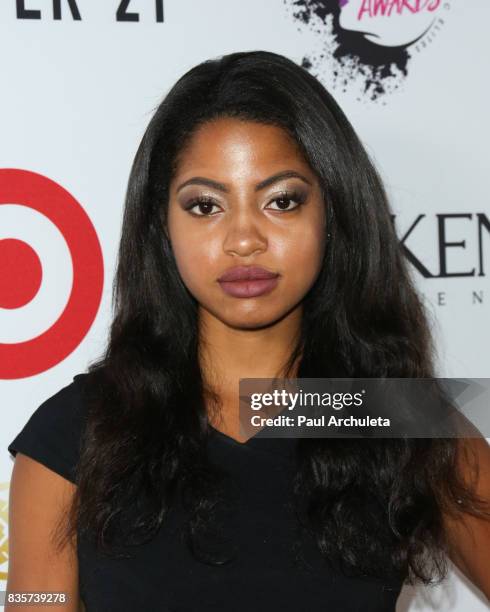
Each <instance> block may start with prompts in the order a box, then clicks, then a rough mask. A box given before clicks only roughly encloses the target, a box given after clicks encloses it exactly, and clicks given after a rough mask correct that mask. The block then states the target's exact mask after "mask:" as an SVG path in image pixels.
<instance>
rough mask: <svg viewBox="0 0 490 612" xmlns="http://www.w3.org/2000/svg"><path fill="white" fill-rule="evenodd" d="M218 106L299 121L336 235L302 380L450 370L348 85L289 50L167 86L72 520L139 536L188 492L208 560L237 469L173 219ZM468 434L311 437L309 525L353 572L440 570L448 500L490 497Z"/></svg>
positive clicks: (307, 328) (300, 352) (303, 470)
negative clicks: (205, 373) (467, 457)
mask: <svg viewBox="0 0 490 612" xmlns="http://www.w3.org/2000/svg"><path fill="white" fill-rule="evenodd" d="M220 117H235V118H238V119H240V120H244V121H253V122H261V123H263V124H269V125H275V126H279V127H281V128H282V129H284V130H285V131H286V132H287V133H288V134H289V135H291V136H292V137H293V138H294V140H295V141H296V142H297V143H298V145H299V147H300V150H301V151H302V153H303V154H304V156H305V158H306V160H307V161H308V163H309V164H310V166H311V168H312V169H313V170H314V172H315V173H316V175H317V176H318V179H319V181H320V185H321V187H322V191H323V196H324V202H325V206H326V213H327V227H326V230H325V231H328V233H329V234H330V237H329V239H328V240H327V244H328V248H326V249H325V255H324V261H323V265H322V268H321V271H320V274H319V276H318V278H317V279H316V281H315V283H314V285H313V286H312V287H311V289H310V291H309V292H308V293H307V295H306V296H305V298H304V303H303V317H302V322H301V334H300V337H299V339H298V341H297V344H296V345H295V346H294V350H292V352H291V356H290V359H289V361H288V363H287V367H286V370H285V376H286V377H287V376H288V375H289V373H290V371H291V368H292V366H293V364H295V363H296V360H297V358H298V356H299V357H300V359H299V362H298V363H299V365H298V370H297V376H298V377H310V378H311V377H313V378H315V377H320V378H322V377H340V378H342V377H368V378H369V377H406V378H410V377H420V378H424V377H432V376H433V375H434V365H433V361H434V346H433V341H432V338H431V332H430V324H429V322H428V317H427V315H426V313H425V311H424V307H423V304H422V301H421V299H420V298H419V296H418V294H417V292H416V290H415V288H414V285H413V281H412V280H411V277H410V275H409V273H408V270H407V264H406V261H405V259H404V255H403V253H402V249H401V246H400V242H399V240H398V238H397V235H396V231H395V227H394V224H393V218H392V215H391V210H390V206H389V203H388V199H387V195H386V193H385V190H384V187H383V184H382V180H381V178H380V176H379V174H378V172H377V170H376V169H375V166H374V164H373V162H372V161H371V159H370V157H369V155H368V154H367V152H366V150H365V148H364V147H363V145H362V143H361V141H360V139H359V138H358V136H357V135H356V133H355V131H354V129H353V127H352V125H351V124H350V122H349V121H348V119H347V118H346V116H345V114H344V113H343V111H342V110H341V108H340V107H339V105H338V104H337V103H336V101H335V100H334V98H333V97H332V96H331V95H330V93H328V91H326V89H325V88H324V86H323V85H322V84H321V83H320V82H319V81H318V80H317V79H316V78H315V77H313V76H312V75H311V74H310V73H309V72H308V71H307V70H306V69H304V68H302V67H300V66H299V65H297V64H296V63H295V62H293V61H292V60H290V59H288V58H286V57H284V56H282V55H279V54H276V53H272V52H266V51H250V52H237V53H232V54H229V55H224V56H221V57H219V58H216V59H210V60H208V61H204V62H202V63H200V64H199V65H197V66H195V67H193V68H192V69H190V70H189V71H188V72H186V73H185V74H184V75H183V76H182V77H181V78H180V79H179V80H178V81H177V82H176V83H175V85H174V86H173V87H172V88H171V89H170V91H169V92H168V93H167V94H166V95H165V97H164V98H163V100H162V101H161V103H160V104H159V105H158V107H157V108H156V110H155V112H154V114H153V116H152V118H151V121H150V123H149V125H148V127H147V129H146V131H145V133H144V136H143V138H142V141H141V144H140V145H139V148H138V150H137V153H136V156H135V159H134V162H133V166H132V169H131V173H130V177H129V183H128V187H127V195H126V203H125V211H124V219H123V228H122V237H121V242H120V248H119V254H118V266H117V273H116V277H115V281H114V318H113V321H112V324H111V329H110V335H109V339H108V344H107V347H106V349H105V350H104V354H103V355H102V356H101V357H99V358H98V359H97V360H96V361H95V362H93V363H92V364H90V366H89V367H88V370H87V373H86V376H85V382H86V383H87V384H86V385H84V388H85V390H86V398H87V402H88V405H89V406H90V410H89V413H88V420H87V426H86V429H85V431H84V436H83V444H82V450H81V454H80V460H79V463H78V469H77V484H78V486H77V489H76V493H75V496H74V498H73V503H72V506H71V508H70V512H69V521H68V529H67V530H66V533H67V534H68V535H73V534H74V533H75V532H76V531H77V530H78V531H79V533H90V534H92V535H93V537H94V538H95V540H96V542H97V545H98V546H100V547H101V548H103V549H104V550H105V551H112V552H115V551H116V550H117V541H118V534H120V533H122V530H123V526H125V533H124V538H125V541H126V542H129V541H133V542H142V541H145V540H146V539H149V538H151V537H153V536H154V535H155V533H156V531H157V530H158V529H159V528H160V526H161V525H162V524H163V523H164V521H165V517H166V516H167V513H168V511H169V509H170V508H171V507H172V505H173V504H174V503H175V502H176V500H177V499H181V500H183V501H184V503H185V505H186V507H187V508H188V510H189V515H188V524H187V543H188V545H189V546H190V548H191V550H192V552H193V554H194V555H195V556H196V557H197V558H200V559H202V560H204V561H205V562H210V561H209V558H207V559H205V558H204V557H205V554H204V553H202V552H199V551H200V549H199V546H196V545H195V544H196V542H197V541H198V540H199V533H200V532H201V531H202V530H203V529H204V528H205V527H204V526H205V525H206V523H207V522H209V521H211V520H212V516H213V512H212V510H213V508H214V507H215V506H216V500H217V499H218V498H219V497H220V495H221V494H222V491H223V489H222V487H221V485H222V483H223V482H224V481H225V479H226V470H225V468H224V466H219V465H215V464H213V463H212V462H211V461H210V459H209V457H208V454H207V452H206V440H207V439H208V438H207V436H208V435H209V432H210V427H209V424H208V416H207V412H206V398H208V399H209V397H212V390H210V389H207V388H206V386H205V384H204V382H203V377H202V372H201V368H200V364H199V358H198V357H199V353H198V351H199V343H198V319H197V313H198V304H197V303H196V300H195V298H194V297H193V296H192V295H191V294H190V292H189V291H188V290H187V288H186V286H185V285H184V284H183V282H182V279H181V277H180V275H179V273H178V270H177V267H176V262H175V259H174V255H173V253H172V250H171V247H170V243H169V241H168V236H167V234H166V231H165V230H166V222H167V211H168V202H169V183H170V180H171V178H172V176H173V173H174V171H175V169H176V167H177V164H178V161H179V155H180V154H181V153H182V151H183V150H184V148H185V146H186V143H187V142H188V140H189V138H190V137H191V136H192V134H193V133H194V131H195V130H196V128H197V127H198V126H200V125H202V124H203V123H204V122H208V121H211V120H213V119H216V118H220ZM214 400H216V401H217V403H218V404H219V398H217V397H215V398H214ZM457 448H458V444H457V440H456V439H452V438H445V439H421V438H419V439H386V438H385V439H360V438H350V439H345V438H343V439H325V438H323V439H318V438H316V439H307V438H302V439H299V440H298V441H297V442H296V448H295V453H296V454H295V462H296V463H295V466H296V467H295V470H296V471H295V476H294V486H293V487H292V490H294V496H293V497H294V498H295V500H296V501H297V504H296V505H297V508H298V509H297V516H298V522H300V523H302V524H303V525H304V526H305V527H306V528H307V529H308V530H309V531H310V533H311V534H313V535H314V538H315V541H316V542H317V544H318V547H319V550H320V551H321V553H322V554H323V555H324V557H325V559H327V560H332V561H333V562H336V563H340V564H341V566H342V568H343V570H344V571H346V572H349V573H351V574H358V573H362V574H364V575H372V576H381V577H383V576H386V575H387V573H395V574H396V575H399V576H403V577H404V578H406V579H407V580H408V581H409V582H413V580H414V579H418V580H422V581H424V582H425V583H427V582H429V581H431V580H433V579H437V578H439V579H442V578H443V577H444V576H445V574H446V572H447V563H446V554H445V553H446V552H447V550H448V539H447V534H446V532H445V529H444V521H443V518H444V512H448V513H455V512H457V511H465V512H470V513H473V514H476V515H480V514H481V513H482V512H483V511H482V510H481V508H480V506H479V503H478V502H479V501H480V502H481V501H482V500H479V499H478V497H476V495H475V493H474V491H473V490H472V488H471V487H470V486H469V484H468V483H467V482H466V481H465V479H464V478H463V475H462V474H461V473H460V471H458V469H457V466H458V452H457ZM179 496H180V497H179ZM140 500H144V503H141V507H138V511H137V512H135V513H134V516H133V519H132V520H128V517H127V516H126V515H127V510H128V509H129V508H132V507H134V506H135V505H136V506H138V504H140ZM373 501H374V504H373ZM115 554H118V553H115Z"/></svg>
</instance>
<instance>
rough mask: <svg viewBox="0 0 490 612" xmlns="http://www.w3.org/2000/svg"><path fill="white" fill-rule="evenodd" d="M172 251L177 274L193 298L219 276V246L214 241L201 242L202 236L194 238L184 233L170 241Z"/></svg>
mask: <svg viewBox="0 0 490 612" xmlns="http://www.w3.org/2000/svg"><path fill="white" fill-rule="evenodd" d="M180 236H182V238H180ZM172 250H173V253H174V257H175V261H176V264H177V269H178V271H179V274H180V276H181V278H182V280H183V282H184V284H185V285H186V286H187V288H188V289H189V291H191V293H193V294H194V295H195V296H196V295H197V294H199V293H200V289H201V290H202V288H203V286H205V285H207V284H209V281H212V280H214V278H217V277H218V276H219V274H220V271H219V253H220V246H219V243H218V241H217V240H216V239H214V240H203V238H202V236H201V237H200V238H195V237H193V236H192V235H191V234H190V233H189V232H187V234H186V233H185V232H184V233H181V234H180V235H179V239H177V240H173V241H172Z"/></svg>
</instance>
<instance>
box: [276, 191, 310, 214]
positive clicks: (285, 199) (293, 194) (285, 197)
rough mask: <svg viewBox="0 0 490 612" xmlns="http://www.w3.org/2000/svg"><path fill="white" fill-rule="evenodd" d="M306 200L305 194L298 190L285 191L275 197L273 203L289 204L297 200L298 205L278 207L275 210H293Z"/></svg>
mask: <svg viewBox="0 0 490 612" xmlns="http://www.w3.org/2000/svg"><path fill="white" fill-rule="evenodd" d="M304 201H305V196H304V194H302V193H300V192H298V191H284V192H283V193H281V194H280V195H279V196H277V197H276V198H274V199H273V200H272V202H271V203H274V202H278V203H279V206H281V207H282V206H288V204H290V203H291V202H296V206H295V207H294V208H289V209H287V210H286V209H284V208H278V209H277V208H276V209H274V210H280V211H281V212H292V211H293V210H296V209H297V208H299V207H300V206H301V205H302V204H303V203H304Z"/></svg>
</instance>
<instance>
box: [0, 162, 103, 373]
mask: <svg viewBox="0 0 490 612" xmlns="http://www.w3.org/2000/svg"><path fill="white" fill-rule="evenodd" d="M12 204H14V205H17V206H22V207H26V208H28V209H30V210H32V211H35V212H36V213H39V214H41V215H43V217H44V218H45V219H47V220H49V222H50V223H51V224H53V226H55V228H56V230H58V231H59V232H60V234H61V236H62V237H63V239H64V241H65V242H66V246H67V248H68V251H69V254H70V256H71V265H72V268H73V280H72V285H71V290H70V292H69V297H68V300H67V302H66V305H65V307H64V309H63V311H62V312H61V314H60V316H59V317H58V318H57V319H56V321H54V323H53V324H52V325H50V326H49V327H48V328H47V329H45V330H44V331H43V332H42V333H40V334H38V335H36V336H35V337H32V338H29V339H28V340H23V341H21V342H12V343H2V341H0V379H17V378H25V377H28V376H34V375H35V374H39V373H41V372H44V371H46V370H48V369H49V368H52V367H53V366H55V365H56V364H58V363H60V362H61V361H63V359H65V358H66V357H67V356H68V355H70V354H71V353H72V352H73V351H74V350H75V349H76V347H77V346H78V345H79V344H80V342H81V341H82V340H83V338H84V337H85V336H86V334H87V332H88V331H89V329H90V327H91V326H92V323H93V321H94V319H95V316H96V314H97V311H98V309H99V305H100V301H101V297H102V288H103V283H104V265H103V256H102V249H101V246H100V242H99V239H98V237H97V233H96V231H95V229H94V226H93V225H92V222H91V221H90V218H89V217H88V215H87V213H86V212H85V210H84V209H83V208H82V206H81V205H80V204H79V203H78V202H77V200H76V199H75V198H74V197H73V196H72V195H71V194H70V193H69V192H68V191H67V190H66V189H64V188H63V187H61V185H59V184H58V183H56V182H55V181H53V180H51V179H48V178H47V177H45V176H42V175H41V174H37V173H35V172H30V171H27V170H18V169H10V168H8V169H0V207H1V206H2V205H12ZM0 212H1V208H0ZM42 283H43V267H42V263H41V260H40V258H39V256H38V254H37V252H36V250H35V249H34V248H32V246H31V245H29V244H28V242H26V241H24V240H22V239H19V237H16V236H14V235H12V236H8V237H5V236H2V237H1V239H0V316H1V313H2V309H4V313H8V312H14V311H15V309H21V308H22V307H25V306H26V305H29V303H31V302H32V300H34V298H35V297H36V295H37V294H38V292H39V291H40V288H41V286H42Z"/></svg>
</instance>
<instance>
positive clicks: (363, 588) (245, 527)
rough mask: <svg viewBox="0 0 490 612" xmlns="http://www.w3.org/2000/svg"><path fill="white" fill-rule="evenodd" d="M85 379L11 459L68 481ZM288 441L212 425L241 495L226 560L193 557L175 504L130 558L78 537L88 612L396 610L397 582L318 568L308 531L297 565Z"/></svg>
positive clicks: (59, 397)
mask: <svg viewBox="0 0 490 612" xmlns="http://www.w3.org/2000/svg"><path fill="white" fill-rule="evenodd" d="M83 377H84V375H83V374H81V375H77V376H75V378H74V380H73V382H72V383H70V384H69V385H68V386H66V387H64V388H62V389H61V390H60V391H58V392H57V393H56V394H55V395H53V396H52V397H50V398H49V399H48V400H46V401H45V402H44V403H42V404H41V405H40V406H39V407H38V408H37V409H36V410H35V411H34V413H33V414H32V416H31V417H30V419H29V420H28V421H27V423H26V424H25V425H24V427H23V429H22V430H21V431H20V432H19V434H18V435H17V436H16V437H15V438H14V440H13V441H12V442H11V443H10V444H9V445H8V450H9V451H10V453H12V454H13V455H15V454H16V453H17V451H18V452H21V453H24V454H25V455H28V456H29V457H31V458H32V459H35V460H36V461H38V462H40V463H42V464H43V465H45V466H47V467H48V468H50V469H51V470H53V471H54V472H57V473H58V474H60V475H61V476H63V477H64V478H66V479H68V480H70V481H71V482H74V483H75V484H76V480H75V467H76V464H77V459H78V456H79V448H80V439H81V433H82V430H83V426H84V422H85V418H86V406H85V404H84V400H83V393H82V390H81V386H80V385H81V380H82V379H83ZM294 443H295V440H292V439H284V438H264V437H262V438H261V437H260V434H258V435H257V436H255V437H253V438H251V439H250V440H248V441H247V442H246V443H241V442H238V441H236V440H234V439H233V438H230V437H228V436H227V435H225V434H224V433H222V432H220V431H218V430H216V429H213V431H212V435H211V436H210V439H209V446H208V450H209V453H210V456H211V458H212V459H213V461H215V462H219V464H220V465H224V466H226V468H227V470H228V471H229V472H230V474H231V475H232V478H233V481H234V482H235V483H236V485H237V486H236V490H237V491H238V492H239V494H238V496H237V498H236V503H235V505H234V506H233V510H232V511H231V512H228V513H227V514H225V515H224V519H223V520H225V521H226V523H225V527H224V531H225V532H227V533H228V534H231V536H232V539H233V541H234V543H235V545H236V549H235V550H237V551H238V554H236V555H235V556H234V558H233V559H232V561H230V562H229V563H225V564H223V565H219V566H212V565H208V564H205V563H202V562H200V561H197V560H195V559H194V557H193V556H192V554H191V553H190V551H189V550H188V548H187V547H186V545H185V544H184V543H183V541H182V540H181V539H180V537H179V533H180V532H179V526H180V525H181V522H182V512H181V511H180V510H179V507H178V506H175V507H174V508H172V510H171V511H170V514H169V515H168V521H167V522H166V523H164V525H163V526H162V528H161V529H160V530H159V532H158V534H157V535H156V536H155V537H154V538H153V539H152V540H151V541H150V542H147V543H145V544H143V545H140V546H132V547H131V549H130V555H131V556H130V558H122V559H121V558H119V559H118V558H114V557H108V556H104V555H102V554H101V553H98V552H97V551H96V550H95V548H94V546H93V545H92V544H91V542H90V541H88V540H87V539H86V538H85V539H84V538H81V539H80V538H79V541H78V561H79V583H80V595H81V597H82V599H83V601H84V604H85V607H86V610H87V612H126V611H127V612H134V610H139V609H144V610H145V611H146V612H152V611H155V612H156V611H161V612H191V611H192V612H207V611H213V612H219V611H221V610H223V611H226V612H231V611H233V612H242V611H244V612H245V611H246V612H250V611H253V612H266V611H267V612H271V611H276V610H277V611H281V612H293V611H294V612H297V611H298V610H308V611H311V612H313V611H318V612H320V611H325V612H327V611H328V612H395V605H396V601H397V599H398V596H399V593H400V590H401V587H402V583H403V580H402V579H394V578H393V577H390V578H386V580H378V579H375V578H354V577H348V576H345V575H344V574H343V573H341V572H340V571H338V572H337V571H334V570H332V569H331V568H330V567H329V566H327V564H325V562H324V560H323V558H322V557H321V555H320V553H319V551H318V550H317V548H316V546H315V544H314V542H313V540H310V539H308V537H307V536H303V537H304V539H303V541H302V549H301V550H302V552H301V556H300V560H299V561H298V556H297V554H296V553H295V552H294V550H293V547H292V546H293V541H294V539H295V533H296V531H295V528H296V525H297V523H296V518H295V517H294V515H293V513H292V511H291V509H290V508H291V506H290V504H289V501H290V497H289V491H290V489H289V485H290V482H291V478H292V475H293V462H292V457H293V454H292V449H293V444H294ZM295 550H296V551H297V549H295Z"/></svg>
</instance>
